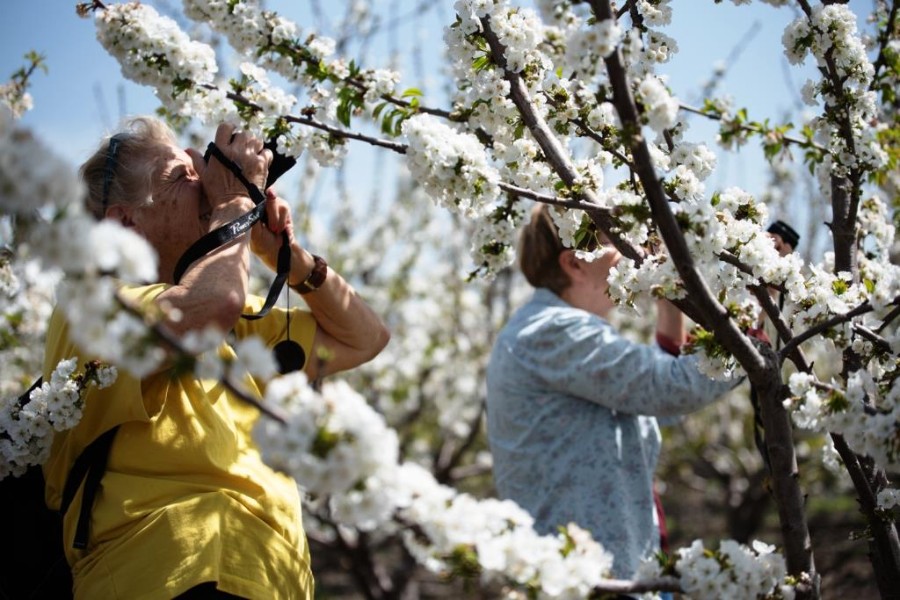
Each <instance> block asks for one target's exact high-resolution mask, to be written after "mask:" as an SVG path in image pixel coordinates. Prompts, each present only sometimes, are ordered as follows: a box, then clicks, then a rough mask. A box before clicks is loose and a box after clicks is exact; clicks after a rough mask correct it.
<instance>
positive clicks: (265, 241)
mask: <svg viewBox="0 0 900 600" xmlns="http://www.w3.org/2000/svg"><path fill="white" fill-rule="evenodd" d="M266 218H267V220H268V223H263V222H262V221H260V222H259V223H257V224H256V225H254V226H253V228H252V229H251V230H250V250H251V251H252V252H253V254H255V255H257V256H258V257H260V258H261V259H262V261H263V262H264V263H266V265H267V266H268V267H269V268H270V269H272V270H273V271H274V270H276V267H277V265H278V250H279V249H280V248H281V245H282V243H283V241H282V234H283V233H287V236H288V242H289V243H293V241H294V224H293V221H291V207H290V206H289V205H288V203H287V202H285V201H284V200H282V199H281V198H279V197H278V195H277V194H276V193H275V191H274V190H273V189H272V188H269V189H267V190H266Z"/></svg>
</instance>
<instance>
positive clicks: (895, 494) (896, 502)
mask: <svg viewBox="0 0 900 600" xmlns="http://www.w3.org/2000/svg"><path fill="white" fill-rule="evenodd" d="M878 508H880V509H881V510H893V509H895V508H900V490H898V489H897V488H886V489H883V490H881V491H880V492H878Z"/></svg>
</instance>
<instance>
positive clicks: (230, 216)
mask: <svg viewBox="0 0 900 600" xmlns="http://www.w3.org/2000/svg"><path fill="white" fill-rule="evenodd" d="M215 143H216V145H217V146H218V147H219V148H220V149H221V150H222V152H223V153H225V155H226V156H228V157H229V158H231V159H232V160H233V161H235V162H236V163H237V164H238V165H240V166H241V169H242V171H243V172H244V174H245V176H247V177H248V178H249V179H250V180H251V181H254V182H256V183H258V184H259V185H262V184H263V182H265V179H266V174H267V172H268V165H269V163H270V162H271V160H272V156H271V152H270V151H268V150H263V148H262V144H263V143H262V141H261V140H258V139H257V138H254V137H252V136H250V135H249V134H247V133H237V134H235V132H234V128H233V126H231V125H228V124H223V125H220V126H219V128H218V130H217V131H216V137H215ZM188 155H189V156H190V159H191V160H192V163H193V174H191V173H187V176H188V177H191V176H193V177H194V178H196V180H198V181H199V182H201V183H202V194H201V196H200V198H201V200H200V207H199V208H198V214H197V219H198V224H199V228H198V232H197V235H196V239H199V237H200V235H202V234H203V233H206V232H207V231H212V230H214V229H216V228H218V227H221V226H222V225H225V224H226V223H228V222H230V221H232V220H234V219H236V218H237V217H240V216H241V215H243V214H245V213H246V212H248V211H249V210H251V209H252V208H253V202H252V200H251V199H250V197H249V196H248V193H247V190H246V188H245V187H244V186H243V184H242V183H241V182H240V181H238V180H237V179H236V178H235V177H234V175H233V174H232V173H231V172H230V171H229V170H228V169H227V168H225V167H224V166H223V165H222V164H220V163H219V161H217V160H215V159H211V161H210V164H208V165H207V164H205V163H204V162H203V159H202V157H201V155H200V154H199V153H198V152H196V151H193V150H191V151H188ZM195 184H196V183H195ZM180 201H186V200H184V199H180ZM204 209H205V210H204ZM207 219H208V222H206V221H207ZM173 226H176V227H178V226H183V224H181V223H173ZM249 237H250V236H248V235H243V236H239V237H238V238H236V239H234V240H232V241H231V242H229V243H227V244H225V245H223V246H221V247H219V248H217V249H215V250H214V251H212V252H210V253H209V254H207V255H205V256H204V257H202V258H200V259H199V260H197V261H196V262H195V263H194V264H193V265H192V266H191V267H190V268H189V269H188V270H187V271H186V272H185V274H184V276H183V277H182V279H181V281H179V282H178V283H177V284H176V285H174V286H172V287H171V288H169V289H168V290H166V291H165V292H164V293H163V294H161V295H160V297H159V301H160V302H161V303H162V302H165V303H168V304H169V305H170V306H171V307H173V308H175V309H177V312H178V314H179V315H180V318H179V319H178V320H177V321H173V322H169V323H167V325H168V326H169V327H170V328H171V329H173V330H174V331H175V332H176V333H183V332H185V331H187V330H191V329H202V328H205V327H208V326H215V327H218V328H219V329H221V330H222V331H229V330H230V329H231V328H232V327H233V326H234V324H235V323H236V322H237V319H238V318H239V317H240V314H241V310H242V309H243V307H244V301H245V299H246V295H247V286H248V274H249V257H250V241H249ZM184 249H186V248H184ZM168 263H171V261H168V262H167V263H166V264H164V263H163V262H161V263H160V271H161V273H160V275H161V279H162V280H163V281H167V282H169V283H175V282H174V281H172V277H173V275H172V272H173V270H174V264H168Z"/></svg>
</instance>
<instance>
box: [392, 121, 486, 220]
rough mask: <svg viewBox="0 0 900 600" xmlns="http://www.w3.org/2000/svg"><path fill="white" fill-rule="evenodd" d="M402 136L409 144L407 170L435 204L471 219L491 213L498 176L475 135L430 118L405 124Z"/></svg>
mask: <svg viewBox="0 0 900 600" xmlns="http://www.w3.org/2000/svg"><path fill="white" fill-rule="evenodd" d="M403 134H404V135H405V136H406V139H407V140H408V142H409V146H408V149H407V152H406V156H407V165H408V166H409V170H410V171H411V172H412V175H413V177H415V178H416V179H417V180H418V181H419V182H420V183H421V185H422V187H423V188H424V189H425V191H426V192H428V194H429V195H430V196H431V197H432V198H433V199H434V201H435V202H437V203H438V204H439V205H440V206H443V207H445V208H448V209H450V210H452V211H453V212H457V213H459V214H461V215H462V216H464V217H467V218H470V219H477V218H483V217H485V216H486V215H488V214H490V213H491V212H493V210H494V208H495V206H494V202H495V201H496V200H497V197H498V196H499V195H500V188H499V186H498V183H499V182H500V174H499V173H498V172H497V170H496V169H495V168H494V167H492V166H491V165H490V164H489V162H488V158H487V155H486V154H485V150H484V146H483V145H482V144H481V143H480V142H479V141H478V139H477V138H476V137H475V136H474V135H472V134H469V133H460V132H458V131H456V130H455V129H453V128H451V127H450V126H448V125H445V124H444V123H443V122H442V121H440V120H438V119H437V118H435V117H432V116H431V115H420V116H415V117H412V118H411V119H408V120H407V121H405V122H404V123H403Z"/></svg>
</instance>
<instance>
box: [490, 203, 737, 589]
mask: <svg viewBox="0 0 900 600" xmlns="http://www.w3.org/2000/svg"><path fill="white" fill-rule="evenodd" d="M618 260H619V254H618V252H616V251H615V250H614V249H612V247H611V246H610V250H609V251H607V252H606V253H603V254H602V255H601V256H600V258H596V259H595V260H594V261H592V262H588V261H585V260H582V259H580V258H578V257H577V256H576V253H575V251H574V250H571V249H567V248H564V247H563V246H562V243H561V242H560V240H559V235H558V232H557V229H556V226H555V224H554V222H553V219H552V217H551V215H550V211H549V208H548V207H547V206H545V205H543V206H539V207H536V209H535V211H534V212H533V213H532V219H531V222H530V223H529V224H528V225H527V226H526V227H525V229H524V231H523V232H522V236H521V239H520V248H519V262H520V266H521V268H522V272H523V273H524V275H525V277H526V279H528V281H529V283H531V285H532V286H534V287H535V288H536V289H535V292H534V296H533V297H532V299H531V300H530V301H529V302H528V303H526V304H525V305H524V306H523V307H522V308H520V309H519V310H518V311H517V312H516V313H515V314H514V315H513V316H512V318H511V319H510V321H509V322H508V323H507V324H506V326H505V327H504V328H503V330H502V331H501V332H500V334H499V336H498V338H497V342H496V344H495V346H494V349H493V352H492V354H491V359H490V363H489V365H488V371H487V423H488V437H489V441H490V446H491V451H492V453H493V457H494V480H495V483H496V486H497V491H498V493H499V495H500V496H501V497H503V498H509V499H512V500H514V501H515V502H517V503H518V504H519V505H521V506H522V507H523V508H525V509H526V510H528V511H529V512H530V513H531V515H532V516H533V517H534V519H535V527H536V528H537V530H538V531H540V532H542V533H555V532H556V531H557V528H558V527H559V526H565V525H566V524H568V523H570V522H574V523H576V524H578V525H579V526H581V527H584V528H586V529H588V530H589V531H590V532H591V533H592V534H593V536H594V538H595V539H596V540H598V541H599V542H600V543H601V544H603V546H604V547H605V548H606V549H607V550H608V551H610V552H612V553H613V554H614V556H615V559H614V562H613V575H614V576H615V577H617V578H624V579H631V578H633V576H634V574H635V571H636V569H637V567H638V564H639V563H640V561H641V559H642V558H644V557H646V556H649V555H652V554H653V553H654V552H655V551H656V550H657V549H658V548H659V543H660V522H659V515H658V512H657V510H656V505H655V499H654V493H653V472H654V469H655V468H656V463H657V459H658V457H659V446H660V433H659V426H658V423H657V417H671V416H677V415H682V414H685V413H688V412H691V411H693V410H696V409H698V408H701V407H703V406H705V405H707V404H709V403H711V402H713V401H714V400H715V399H716V398H718V397H719V396H721V395H722V394H724V393H725V392H726V391H728V390H729V389H731V388H732V387H734V385H735V383H734V382H715V381H712V380H710V379H708V378H707V377H706V376H704V375H702V374H701V373H700V372H699V371H698V370H697V366H696V361H695V358H694V357H692V356H678V348H679V347H680V346H681V345H682V344H683V343H684V342H685V332H684V317H683V316H682V314H681V312H680V311H678V309H677V308H675V307H674V306H673V305H671V304H670V303H668V302H665V301H661V302H660V303H659V305H658V314H657V329H656V331H657V343H658V344H659V347H657V346H649V345H643V344H637V343H634V342H632V341H630V340H628V339H626V338H625V337H623V336H622V335H620V333H619V332H618V331H617V330H616V329H615V328H614V327H613V326H612V325H610V324H609V323H608V322H607V321H606V320H605V317H606V316H607V315H608V314H609V312H610V310H611V309H612V307H613V303H612V301H611V300H610V299H609V296H608V294H607V289H608V284H607V282H606V280H607V277H608V275H609V270H610V269H611V268H612V267H613V266H614V265H615V264H616V262H617V261H618Z"/></svg>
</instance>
